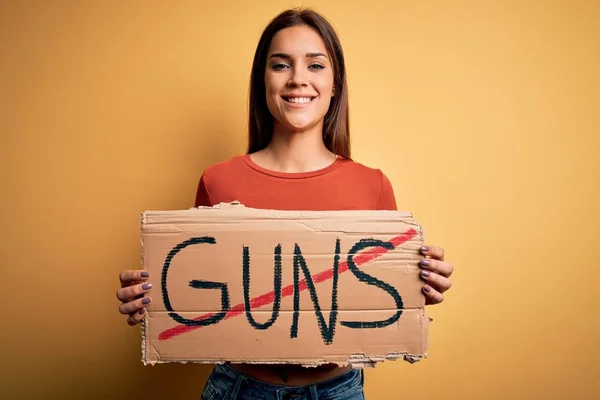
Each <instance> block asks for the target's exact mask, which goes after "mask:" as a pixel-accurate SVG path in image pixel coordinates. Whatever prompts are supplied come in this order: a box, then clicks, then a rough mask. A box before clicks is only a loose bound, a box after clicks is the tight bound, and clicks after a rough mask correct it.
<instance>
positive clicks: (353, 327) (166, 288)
mask: <svg viewBox="0 0 600 400" xmlns="http://www.w3.org/2000/svg"><path fill="white" fill-rule="evenodd" d="M422 244H423V231H422V229H421V227H420V226H419V225H418V224H417V223H416V222H415V221H414V219H413V218H412V216H411V214H410V213H408V212H400V211H275V210H258V209H252V208H247V207H244V206H243V205H240V204H237V203H233V204H220V205H217V206H215V207H212V208H208V207H206V208H193V209H189V210H175V211H147V212H144V213H143V214H142V254H143V257H142V263H143V267H144V268H145V269H147V270H148V271H149V272H150V279H149V282H151V283H153V291H152V297H153V302H152V303H151V304H150V305H149V307H148V308H147V313H146V316H145V318H144V322H143V329H142V353H143V354H142V361H143V362H144V364H154V363H157V362H158V363H163V362H201V363H218V362H224V361H231V362H249V363H298V364H303V365H318V364H323V363H338V364H347V363H352V364H353V365H354V366H364V365H373V364H374V363H375V362H378V361H382V360H385V359H397V358H404V359H405V360H408V361H411V362H412V361H416V360H419V359H420V358H422V357H425V356H426V351H427V339H428V326H429V321H430V320H429V318H428V317H427V316H426V315H425V313H424V303H425V298H424V296H423V294H422V292H421V287H422V282H421V281H420V279H419V276H418V275H419V272H420V268H419V267H418V262H419V260H421V259H422V258H423V257H422V256H421V255H420V253H419V247H420V246H421V245H422ZM245 289H246V292H245ZM245 293H246V295H245ZM246 301H248V302H249V304H250V306H249V308H250V309H251V313H249V314H250V315H247V314H248V313H246V311H245V309H246V306H245V302H246Z"/></svg>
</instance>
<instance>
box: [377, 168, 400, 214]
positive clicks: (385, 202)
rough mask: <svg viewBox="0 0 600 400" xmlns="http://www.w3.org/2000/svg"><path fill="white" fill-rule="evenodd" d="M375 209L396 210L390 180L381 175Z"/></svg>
mask: <svg viewBox="0 0 600 400" xmlns="http://www.w3.org/2000/svg"><path fill="white" fill-rule="evenodd" d="M377 209H378V210H394V211H396V210H397V209H398V207H397V205H396V197H395V196H394V188H393V187H392V184H391V182H390V180H389V179H388V178H387V176H385V174H383V173H381V191H380V192H379V200H378V201H377Z"/></svg>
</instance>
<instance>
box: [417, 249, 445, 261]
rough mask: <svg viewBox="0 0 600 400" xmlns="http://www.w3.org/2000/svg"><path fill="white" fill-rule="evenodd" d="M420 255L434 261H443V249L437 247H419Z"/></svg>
mask: <svg viewBox="0 0 600 400" xmlns="http://www.w3.org/2000/svg"><path fill="white" fill-rule="evenodd" d="M420 250H421V254H423V255H426V256H429V257H431V258H435V259H436V260H440V261H444V249H442V248H441V247H437V246H423V247H421V249H420Z"/></svg>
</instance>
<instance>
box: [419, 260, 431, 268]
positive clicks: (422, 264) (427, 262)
mask: <svg viewBox="0 0 600 400" xmlns="http://www.w3.org/2000/svg"><path fill="white" fill-rule="evenodd" d="M419 264H420V265H421V266H422V267H429V264H431V263H430V262H429V260H421V262H419Z"/></svg>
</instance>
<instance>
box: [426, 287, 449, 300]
mask: <svg viewBox="0 0 600 400" xmlns="http://www.w3.org/2000/svg"><path fill="white" fill-rule="evenodd" d="M423 293H425V304H439V303H441V302H442V301H444V295H443V294H441V293H440V292H438V291H437V290H435V289H434V288H433V287H431V286H430V285H425V286H423Z"/></svg>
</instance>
